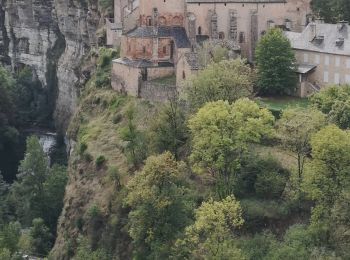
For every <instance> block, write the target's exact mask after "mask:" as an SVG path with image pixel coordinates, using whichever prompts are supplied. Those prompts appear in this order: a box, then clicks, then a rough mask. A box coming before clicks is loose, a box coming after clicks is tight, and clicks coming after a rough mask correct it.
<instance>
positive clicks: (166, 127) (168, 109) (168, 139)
mask: <svg viewBox="0 0 350 260" xmlns="http://www.w3.org/2000/svg"><path fill="white" fill-rule="evenodd" d="M185 120H186V118H185V113H184V110H183V108H182V107H181V104H180V102H179V100H178V99H177V98H174V99H170V100H169V102H168V103H167V104H165V105H164V106H163V107H162V109H161V110H160V112H159V115H158V116H157V118H156V119H155V121H154V122H153V124H152V125H151V128H150V140H151V142H152V143H151V146H153V150H155V151H156V152H158V153H163V152H165V151H170V152H171V153H172V154H173V155H174V156H175V158H176V159H178V158H179V157H180V152H181V147H182V146H183V145H184V144H185V143H186V140H187V135H188V134H187V127H186V124H185Z"/></svg>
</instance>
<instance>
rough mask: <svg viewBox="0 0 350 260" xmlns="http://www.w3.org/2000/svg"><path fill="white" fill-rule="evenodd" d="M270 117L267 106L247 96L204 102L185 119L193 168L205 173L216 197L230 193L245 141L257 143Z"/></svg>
mask: <svg viewBox="0 0 350 260" xmlns="http://www.w3.org/2000/svg"><path fill="white" fill-rule="evenodd" d="M273 122H274V118H273V116H272V114H271V113H270V112H269V111H268V110H267V109H260V108H259V106H258V105H257V104H256V103H254V102H253V101H250V100H248V99H240V100H238V101H236V102H235V103H234V104H231V105H230V104H229V103H228V102H224V101H217V102H210V103H207V104H206V105H204V106H203V107H202V108H201V109H199V111H198V112H197V113H196V114H195V115H194V116H192V118H191V119H190V120H189V124H188V126H189V129H190V132H191V134H192V154H191V156H190V159H191V162H192V163H193V170H194V171H195V172H197V173H202V172H209V173H210V174H211V175H212V176H213V177H214V178H215V179H216V184H217V193H218V195H219V197H220V198H226V197H227V196H228V195H231V194H233V187H234V186H233V181H234V177H235V174H236V173H237V172H238V170H239V169H240V162H241V158H242V156H243V154H245V152H246V151H247V149H248V143H257V142H259V141H260V140H261V138H262V137H263V136H267V135H269V134H271V132H272V125H273Z"/></svg>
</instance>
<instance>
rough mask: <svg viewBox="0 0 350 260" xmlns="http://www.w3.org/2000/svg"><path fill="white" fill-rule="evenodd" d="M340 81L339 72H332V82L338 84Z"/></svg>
mask: <svg viewBox="0 0 350 260" xmlns="http://www.w3.org/2000/svg"><path fill="white" fill-rule="evenodd" d="M339 83H340V75H339V73H335V74H334V84H339Z"/></svg>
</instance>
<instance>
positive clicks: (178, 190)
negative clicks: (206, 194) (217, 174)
mask: <svg viewBox="0 0 350 260" xmlns="http://www.w3.org/2000/svg"><path fill="white" fill-rule="evenodd" d="M127 190H128V194H127V197H126V199H125V203H126V205H128V206H129V207H130V208H131V211H130V213H129V221H128V223H129V234H130V236H131V237H132V239H133V241H134V245H135V247H134V250H135V257H136V258H137V259H141V258H142V259H166V258H167V256H168V255H169V253H170V248H171V246H172V243H173V241H174V240H175V239H176V237H177V236H178V235H179V234H180V233H181V231H182V230H183V229H184V227H185V226H186V224H187V223H188V220H189V216H190V210H191V208H190V205H191V203H190V200H189V196H188V190H187V188H186V187H185V183H184V166H183V164H182V163H178V162H176V161H175V160H174V157H173V156H172V155H171V154H170V153H169V152H166V153H164V154H162V155H159V156H151V157H149V158H148V159H147V160H146V163H145V166H144V167H143V169H142V171H141V172H138V173H136V174H135V176H134V177H133V178H132V179H131V180H130V181H129V183H128V185H127Z"/></svg>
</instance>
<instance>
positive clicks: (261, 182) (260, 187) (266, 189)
mask: <svg viewBox="0 0 350 260" xmlns="http://www.w3.org/2000/svg"><path fill="white" fill-rule="evenodd" d="M286 183H287V178H286V177H285V176H284V175H283V174H282V173H280V172H278V171H264V172H262V173H260V174H258V176H257V179H256V182H255V185H254V186H255V192H256V195H257V196H258V197H262V198H265V199H273V198H276V199H277V198H280V197H281V195H282V193H283V191H284V189H285V187H286Z"/></svg>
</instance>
